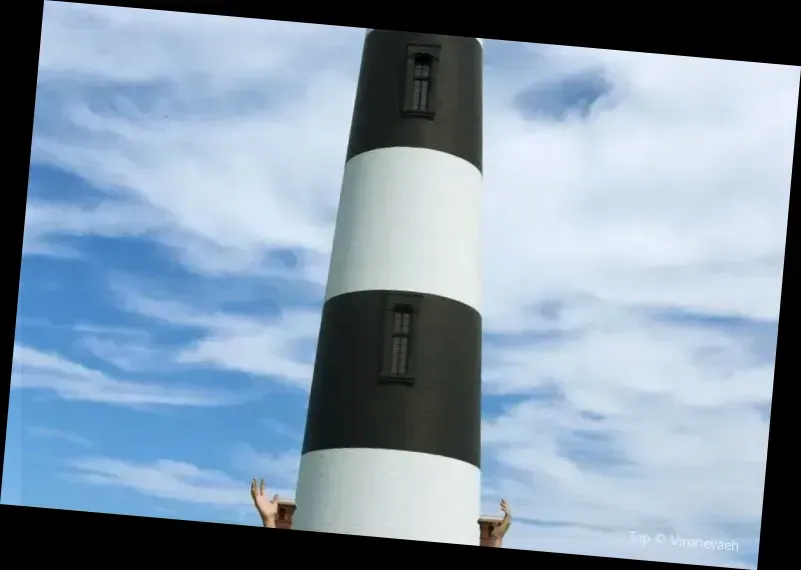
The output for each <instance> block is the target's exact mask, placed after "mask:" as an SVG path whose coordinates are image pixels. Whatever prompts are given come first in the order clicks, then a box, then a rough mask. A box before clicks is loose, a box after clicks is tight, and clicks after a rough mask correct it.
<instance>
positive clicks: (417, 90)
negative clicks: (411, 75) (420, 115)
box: [412, 80, 423, 111]
mask: <svg viewBox="0 0 801 570" xmlns="http://www.w3.org/2000/svg"><path fill="white" fill-rule="evenodd" d="M422 90H423V82H422V81H419V80H417V81H415V82H414V88H413V90H412V110H413V111H421V110H422V107H421V106H420V97H421V93H422Z"/></svg>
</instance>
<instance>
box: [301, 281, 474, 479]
mask: <svg viewBox="0 0 801 570" xmlns="http://www.w3.org/2000/svg"><path fill="white" fill-rule="evenodd" d="M396 313H397V314H399V316H400V318H401V322H402V320H403V315H404V314H406V315H409V317H410V321H411V322H410V323H409V324H410V327H409V330H408V333H406V334H408V336H406V334H404V332H403V328H402V326H401V331H400V333H399V334H396V333H395V322H396ZM403 338H406V339H407V342H408V344H407V347H408V351H407V352H406V354H401V350H400V347H399V346H397V345H398V343H397V342H395V339H398V341H400V340H401V339H403ZM393 361H394V362H393ZM339 448H371V449H395V450H401V451H417V452H420V453H428V454H433V455H441V456H444V457H450V458H453V459H458V460H461V461H465V462H467V463H470V464H472V465H475V466H476V467H479V466H480V462H481V315H479V313H478V312H477V311H476V310H475V309H473V308H472V307H468V306H467V305H464V304H462V303H459V302H457V301H453V300H451V299H446V298H444V297H439V296H437V295H415V294H410V293H397V292H391V291H362V292H358V293H348V294H345V295H339V296H337V297H334V298H332V299H330V300H329V301H328V302H327V303H326V304H325V306H324V307H323V318H322V325H321V327H320V336H319V339H318V344H317V359H316V361H315V367H314V379H313V383H312V390H311V396H310V398H309V411H308V419H307V421H306V435H305V438H304V441H303V453H308V452H310V451H319V450H321V449H339Z"/></svg>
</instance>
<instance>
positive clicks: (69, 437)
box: [28, 426, 92, 447]
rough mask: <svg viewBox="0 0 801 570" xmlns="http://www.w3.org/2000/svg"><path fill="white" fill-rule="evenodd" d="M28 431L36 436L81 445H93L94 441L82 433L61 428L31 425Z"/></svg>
mask: <svg viewBox="0 0 801 570" xmlns="http://www.w3.org/2000/svg"><path fill="white" fill-rule="evenodd" d="M28 433H30V434H31V435H32V436H34V437H38V438H41V439H54V440H58V441H65V442H67V443H71V444H73V445H78V446H81V447H91V446H92V441H91V440H89V439H87V438H85V437H83V436H82V435H78V434H76V433H71V432H68V431H62V430H59V429H54V428H48V427H43V426H31V427H30V428H28Z"/></svg>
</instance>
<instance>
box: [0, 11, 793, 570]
mask: <svg viewBox="0 0 801 570" xmlns="http://www.w3.org/2000/svg"><path fill="white" fill-rule="evenodd" d="M90 3H93V4H106V5H116V6H132V7H137V8H147V9H153V10H171V11H179V12H197V13H206V14H223V15H229V16H241V17H251V18H263V19H275V20H289V21H306V22H307V21H312V22H314V23H326V24H333V25H346V26H358V27H365V28H367V27H370V28H377V29H405V28H407V27H408V28H413V29H418V30H419V31H421V32H431V33H445V34H451V35H464V36H472V37H485V38H503V39H507V40H519V41H529V42H537V43H550V44H562V45H584V46H591V47H595V48H605V49H622V50H629V51H643V52H655V53H666V54H674V55H690V56H700V57H711V58H720V59H737V60H744V61H766V62H771V63H781V64H790V65H798V62H799V58H798V52H797V43H795V42H794V41H793V40H792V38H793V37H796V34H797V28H796V26H795V25H793V24H792V22H793V21H795V19H793V18H792V17H790V15H789V14H788V15H787V17H784V16H782V15H781V13H779V12H780V11H779V10H777V9H775V8H773V9H765V10H764V11H760V10H759V7H757V6H752V7H749V9H748V10H743V11H739V10H731V11H729V13H727V14H726V17H725V18H724V17H723V16H722V15H720V14H719V13H718V12H717V11H714V10H712V11H710V13H709V15H708V16H706V15H704V14H706V12H704V13H701V12H696V13H692V14H691V17H688V13H687V12H686V11H684V10H675V11H672V10H667V11H665V10H662V11H660V12H659V18H658V19H657V21H658V23H659V25H658V26H653V25H648V22H641V23H639V24H635V25H629V24H624V25H620V26H615V25H614V16H617V15H619V16H625V18H626V22H628V20H629V18H630V17H631V15H630V14H629V13H628V11H626V12H625V13H624V11H623V10H622V9H618V10H617V12H614V8H613V7H610V6H608V5H602V6H599V7H598V12H597V13H595V14H593V7H592V6H591V7H587V8H582V18H581V19H580V20H577V21H576V22H581V21H583V20H589V21H593V22H598V21H599V20H600V17H601V12H600V10H603V15H607V16H613V17H612V18H606V19H605V21H606V22H610V23H606V24H604V25H595V26H592V25H591V26H579V25H575V24H574V23H573V22H571V21H569V20H568V19H567V18H564V17H559V15H558V14H554V15H547V16H546V15H545V14H544V13H543V12H545V11H546V10H547V7H540V8H539V9H538V10H537V12H536V16H535V17H534V18H531V17H526V18H525V20H524V21H523V20H521V19H520V18H516V17H515V16H514V7H516V6H518V5H517V4H516V5H515V6H514V7H513V6H512V5H511V4H509V5H508V6H509V8H510V9H504V8H503V7H501V6H500V5H497V4H493V5H491V6H482V7H481V8H480V9H477V10H476V14H475V16H472V17H471V14H469V13H466V10H465V9H464V8H463V7H459V8H457V10H456V11H457V14H458V16H459V17H458V18H454V17H453V15H451V14H448V17H445V14H443V15H442V16H441V17H433V16H432V13H429V14H428V18H427V19H426V20H425V21H424V22H418V21H414V20H409V21H403V20H402V16H403V15H404V12H403V11H398V12H391V11H389V12H388V11H386V10H384V8H385V6H383V5H381V4H378V5H376V6H375V8H371V7H369V6H368V7H364V8H360V9H359V10H358V11H354V12H351V11H349V10H344V9H343V7H342V6H341V5H339V4H314V6H311V5H309V6H303V5H302V4H295V3H290V4H286V3H284V4H279V5H274V4H262V3H242V4H239V3H233V2H220V1H218V0H203V1H193V0H185V1H172V2H167V1H164V2H160V1H149V2H147V3H142V2H133V1H130V2H90ZM11 6H12V5H9V8H7V9H8V10H9V12H8V14H9V16H10V17H11V18H13V27H14V33H13V34H9V35H7V36H6V38H7V39H8V40H10V42H13V44H14V45H13V46H9V47H8V48H6V49H7V53H9V54H13V56H12V57H11V58H8V59H7V60H6V61H12V62H13V63H14V64H15V65H14V67H15V68H16V67H17V65H18V66H19V68H18V71H16V72H13V75H12V77H13V83H11V85H13V86H14V87H13V89H9V90H7V91H6V93H7V96H8V97H9V103H7V105H9V107H10V108H12V109H14V110H15V111H14V113H13V116H14V117H25V116H28V117H31V119H23V120H21V121H20V122H19V123H17V122H16V121H9V122H7V123H6V130H5V132H6V134H7V136H8V138H9V139H10V140H11V141H12V143H13V144H12V145H10V146H9V150H8V151H7V152H8V153H9V154H11V153H14V152H16V153H17V155H16V156H17V159H14V158H13V156H10V157H9V158H10V160H8V161H7V162H6V164H8V165H9V170H11V171H12V172H11V174H12V175H13V173H14V172H17V173H18V174H16V175H15V176H17V179H18V183H17V185H16V186H13V185H12V186H11V188H12V191H11V192H9V193H8V195H7V199H8V201H9V208H13V210H14V211H13V212H12V213H11V214H12V215H11V216H9V218H7V223H9V224H10V230H11V232H10V234H11V244H10V249H7V250H6V251H7V252H8V253H7V254H10V255H9V257H8V258H6V259H7V260H8V261H9V262H10V265H11V266H12V272H11V274H10V275H11V281H12V283H11V287H10V288H9V290H10V291H11V292H12V294H9V296H8V297H7V301H6V302H5V305H4V306H5V307H6V310H7V311H8V313H7V318H6V322H7V323H8V324H7V329H6V330H7V331H8V332H9V333H10V337H11V338H10V342H9V344H8V345H7V347H8V348H7V349H6V355H7V356H8V360H7V362H8V366H9V367H8V370H9V376H8V377H6V378H9V379H10V371H11V366H10V364H11V358H12V356H13V341H14V336H15V328H16V312H17V299H16V295H15V294H14V292H15V291H16V292H17V293H18V290H19V267H20V263H21V259H22V235H23V228H24V214H25V204H26V198H27V180H28V168H29V166H30V145H31V142H32V131H33V129H32V127H33V119H32V118H33V110H34V102H35V93H36V80H37V71H38V59H39V43H40V39H41V22H42V12H43V2H42V1H39V0H28V1H24V2H20V3H18V4H14V5H13V7H14V11H13V13H12V12H11V11H10V7H11ZM460 6H461V5H460ZM787 6H789V4H788V5H787ZM487 8H492V10H493V11H494V12H495V13H496V14H497V15H498V16H499V17H498V18H497V19H491V18H489V17H488V15H487ZM510 12H511V14H510ZM312 13H314V14H315V15H314V16H309V14H312ZM387 14H389V17H387ZM517 21H520V22H521V25H520V26H514V23H515V22H517ZM760 32H761V33H760ZM756 35H758V37H759V40H758V41H749V40H748V38H753V37H754V36H756ZM744 38H745V39H744ZM793 47H796V49H795V50H794V49H793ZM13 133H16V135H14V136H9V135H11V134H13ZM796 140H798V123H796ZM797 148H798V147H797V146H796V150H795V152H794V158H795V160H794V169H793V173H794V174H795V167H796V165H797V164H798V162H799V160H798V150H797ZM18 149H21V150H18ZM15 169H16V170H15ZM796 180H797V177H796V176H793V182H792V186H793V187H794V186H795V185H796ZM17 188H23V189H24V190H23V191H19V190H16V189H17ZM796 202H797V200H796ZM797 210H798V207H797V206H795V207H794V202H793V200H792V190H791V197H790V210H789V213H788V231H787V243H786V250H785V269H784V274H783V284H782V291H783V295H782V300H781V312H780V318H779V335H778V342H777V350H776V366H775V379H774V387H773V400H772V404H771V429H770V436H769V444H768V462H767V467H766V484H765V492H764V502H763V511H762V527H761V534H760V551H759V562H758V567H759V568H764V569H770V568H781V567H783V566H785V565H786V562H788V561H790V560H792V559H793V554H794V553H793V552H790V551H789V550H787V549H788V546H790V547H794V546H795V544H794V542H795V541H794V540H793V539H792V537H791V536H790V534H789V532H787V531H788V530H789V529H794V526H790V525H789V524H787V525H785V523H784V522H783V521H782V520H781V519H782V518H784V517H782V516H781V515H787V514H790V508H789V501H788V500H787V499H786V498H785V497H787V496H788V489H787V488H786V487H785V486H784V485H783V484H782V480H781V477H782V476H783V475H785V474H788V473H790V472H791V470H790V468H789V466H788V465H787V456H788V455H789V454H787V453H786V452H785V449H787V447H786V446H787V445H788V442H787V441H786V440H785V439H783V437H784V435H785V433H786V432H785V429H784V427H785V426H783V422H784V423H787V421H788V420H787V418H788V417H789V416H790V414H791V413H793V411H792V409H791V408H790V405H789V402H792V399H791V398H790V395H789V390H788V389H787V386H788V385H789V384H790V379H791V378H794V377H797V376H796V375H794V374H793V373H792V368H794V366H793V365H794V364H795V360H794V357H795V356H796V355H797V352H798V351H797V350H794V347H793V346H792V345H791V342H792V340H791V339H792V338H793V332H795V331H794V330H793V329H794V328H796V323H797V321H798V315H797V309H796V307H795V303H793V298H792V295H793V294H794V293H795V291H796V287H797V282H796V281H794V280H797V273H798V272H797V267H796V266H795V262H796V261H797V259H798V255H799V251H798V247H799V246H798V245H797V239H795V234H794V233H792V232H791V231H790V230H791V229H795V228H797V227H798V226H799V225H801V220H798V216H799V214H798V213H797ZM14 267H16V268H17V269H14ZM5 386H6V388H5V394H6V399H7V400H8V396H9V392H8V390H10V381H9V382H7V383H5ZM0 413H2V414H3V416H4V419H3V421H0V429H1V430H2V433H3V440H4V442H5V435H6V421H7V413H8V410H7V407H6V408H4V411H2V412H0ZM2 461H3V459H0V468H2V463H1V462H2ZM787 518H788V519H789V517H787ZM0 528H1V529H2V530H3V538H5V539H6V540H3V541H2V544H3V550H4V551H13V550H14V548H15V547H17V548H18V549H20V550H21V552H19V553H18V554H17V555H16V559H17V560H24V558H21V557H28V558H29V559H30V561H35V562H46V561H48V559H53V560H56V561H59V562H60V563H61V564H63V563H65V562H66V561H70V562H71V561H76V560H77V561H79V562H83V563H86V562H90V561H94V560H98V561H100V562H101V563H106V564H108V563H111V564H114V565H116V564H119V563H120V562H121V560H122V559H124V561H125V562H126V563H130V562H132V561H133V560H135V559H136V558H139V557H142V555H144V556H145V557H147V558H148V559H150V560H151V561H152V559H153V557H154V556H158V557H159V558H164V557H165V556H166V555H169V554H174V556H175V559H177V560H178V561H180V562H181V563H182V564H190V563H192V562H195V561H198V562H201V563H202V562H211V560H209V555H210V553H211V551H212V550H215V548H214V547H215V546H216V547H219V546H223V547H224V548H223V549H222V551H221V552H220V553H221V555H222V556H223V558H224V560H225V562H226V563H233V562H234V561H235V560H238V559H239V558H240V555H241V558H248V559H252V561H253V562H255V563H256V564H258V565H264V564H268V565H269V564H270V563H271V558H266V559H265V558H264V557H265V556H269V557H274V556H281V557H282V558H283V554H284V553H286V554H287V556H292V557H293V558H294V561H296V560H297V559H298V558H300V555H301V554H302V553H304V552H312V551H314V550H318V551H319V549H331V550H332V551H333V552H334V553H337V552H340V551H342V552H348V553H349V554H350V553H353V549H361V548H369V549H370V550H373V549H382V550H383V552H382V554H383V555H384V559H386V557H387V555H388V554H389V553H390V552H392V551H395V550H397V551H398V552H397V556H398V557H399V558H398V559H399V560H409V561H412V562H416V561H417V560H421V561H422V562H424V560H423V559H424V558H426V557H427V556H431V555H435V554H436V555H446V556H448V555H450V556H455V555H457V554H458V553H459V551H458V550H457V549H459V548H461V549H467V548H470V547H465V546H454V545H441V544H432V543H416V542H408V541H400V540H397V541H396V540H389V539H378V538H366V537H352V536H344V535H334V534H322V533H306V532H294V533H274V532H266V531H265V530H264V529H261V528H248V527H240V526H237V525H222V524H212V523H196V522H188V521H176V520H167V519H158V518H144V517H132V516H122V515H112V514H99V513H84V512H73V511H60V510H52V509H43V508H35V507H15V506H8V505H0ZM15 531H21V532H19V533H17V532H15ZM247 533H250V534H249V535H248V534H247ZM18 534H20V535H22V536H26V535H28V536H29V540H30V543H31V544H30V546H28V545H25V547H24V549H22V548H20V547H21V546H22V544H23V543H22V541H19V540H11V538H12V537H15V536H17V535H18ZM139 534H141V535H146V538H144V537H142V536H137V535H139ZM206 536H208V537H209V540H208V541H204V540H203V538H204V537H206ZM143 540H145V541H147V542H146V543H145V544H146V546H147V547H146V548H141V547H140V548H131V546H133V545H137V546H138V545H140V544H142V542H140V541H143ZM223 541H225V542H223ZM199 545H202V547H199ZM31 547H33V548H31ZM43 547H44V548H43ZM148 547H149V548H148ZM157 548H158V554H157V553H156V549H157ZM101 549H102V550H101ZM118 549H124V550H122V551H120V550H118ZM216 550H218V551H219V550H220V549H219V548H217V549H216ZM462 554H463V555H465V556H466V558H465V561H466V562H471V563H473V562H476V559H475V558H476V557H477V558H478V561H479V563H481V562H483V563H484V564H510V563H511V564H514V563H517V564H525V565H527V566H528V565H532V566H534V567H541V568H561V567H563V565H565V566H566V565H567V563H569V564H570V565H571V566H575V567H587V568H589V567H592V568H600V567H602V566H608V567H610V568H635V567H636V568H645V567H652V568H691V567H693V566H688V565H677V564H662V563H653V562H640V561H633V560H621V559H609V558H597V557H589V556H576V555H566V554H549V553H542V552H523V551H514V550H508V549H500V550H499V549H489V548H478V549H471V550H463V551H462ZM352 556H353V555H352V554H351V556H350V557H351V558H352ZM357 556H358V557H361V556H360V555H358V554H357ZM468 557H469V558H468ZM490 557H492V558H490ZM294 561H293V562H294ZM696 567H697V568H701V567H700V566H696Z"/></svg>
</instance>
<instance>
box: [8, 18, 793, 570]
mask: <svg viewBox="0 0 801 570" xmlns="http://www.w3.org/2000/svg"><path fill="white" fill-rule="evenodd" d="M363 37H364V31H363V30H359V29H349V28H333V27H325V26H313V25H306V24H293V23H286V22H268V21H255V20H238V19H233V18H221V17H213V16H198V15H190V14H172V13H164V12H147V11H144V10H131V9H120V8H105V7H93V6H83V5H77V4H55V3H46V4H45V18H44V23H43V31H42V51H41V56H40V75H39V83H38V91H37V104H36V118H35V127H34V129H35V132H34V142H33V145H32V157H31V171H30V179H29V197H28V210H27V216H26V232H25V244H24V251H23V267H22V277H21V281H20V294H19V309H18V320H17V332H16V340H15V353H14V370H13V375H12V388H13V389H12V391H11V400H10V403H9V421H8V433H7V441H6V450H5V469H4V473H3V488H2V502H4V503H13V504H24V505H37V506H47V507H57V508H67V509H78V510H92V511H101V512H110V513H126V514H137V515H149V516H162V517H175V518H184V519H195V520H206V521H221V522H232V523H238V524H251V525H252V524H257V522H258V521H257V518H256V517H254V513H253V512H252V508H251V506H250V505H249V497H248V484H249V480H250V478H251V477H254V476H260V477H264V478H265V479H266V481H267V483H268V485H269V486H270V488H271V489H275V490H276V491H277V492H279V493H280V494H282V495H286V496H292V494H293V488H294V484H295V475H296V470H297V462H298V451H299V446H300V439H301V437H302V432H303V422H304V418H305V406H306V400H307V397H308V387H309V382H310V379H311V370H312V365H313V356H314V343H315V339H316V334H317V327H318V326H319V313H320V305H321V300H322V294H323V288H324V284H325V278H326V271H327V263H328V254H329V251H330V244H331V238H332V234H333V220H334V216H335V212H336V205H337V199H338V191H339V184H340V182H341V176H342V169H343V161H344V154H345V147H346V144H347V135H348V128H349V120H350V112H351V109H352V104H353V95H354V92H355V80H356V75H357V73H358V67H359V56H360V51H361V44H362V41H363ZM485 58H486V62H485V63H486V68H485V163H486V168H485V187H486V201H485V212H486V214H485V221H484V225H485V243H484V248H485V265H486V272H485V275H486V278H485V302H486V308H485V310H484V317H485V331H486V335H485V354H486V357H485V365H484V390H485V398H484V408H483V413H484V422H485V425H484V430H483V438H484V452H483V456H484V493H485V503H484V508H485V512H487V513H488V514H494V513H495V511H497V501H498V500H499V499H500V498H501V497H504V498H506V499H508V500H509V501H510V503H511V504H512V506H513V508H514V511H515V514H516V523H515V525H514V527H513V530H512V531H511V532H510V534H509V536H508V539H507V543H508V546H509V547H511V548H523V549H538V550H550V551H556V552H571V553H581V554H596V555H606V556H621V557H629V558H639V559H648V560H666V561H677V562H696V563H708V564H718V565H727V564H732V565H738V566H744V567H749V566H750V567H754V566H755V561H756V558H755V553H756V548H757V546H758V544H757V542H758V541H757V539H758V535H759V518H760V512H761V505H762V486H763V481H764V463H765V453H766V444H767V435H768V420H769V417H768V410H769V405H770V397H771V390H772V378H773V357H774V354H773V353H774V351H775V342H776V330H777V319H778V311H779V295H780V290H781V271H782V259H783V255H784V241H785V233H786V229H785V228H786V218H787V203H788V198H789V188H790V177H791V168H792V152H793V141H794V129H795V120H796V116H795V112H796V104H797V98H798V78H799V70H798V68H791V67H786V66H774V65H766V64H754V63H737V62H725V61H715V60H700V59H692V58H679V57H668V56H659V55H648V54H633V53H626V52H608V51H601V50H590V49H582V48H571V47H558V46H542V45H533V44H518V43H511V42H498V41H487V42H486V44H485ZM630 531H637V532H640V533H650V534H652V535H655V534H656V533H659V532H667V533H676V534H680V535H682V536H684V537H690V538H702V539H705V540H730V541H736V542H737V543H738V547H739V549H738V551H737V552H716V551H709V550H701V549H693V548H689V547H685V548H681V547H657V546H655V545H654V544H651V545H650V546H648V545H646V546H643V545H641V544H637V543H635V542H632V541H631V540H630V534H629V533H630Z"/></svg>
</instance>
